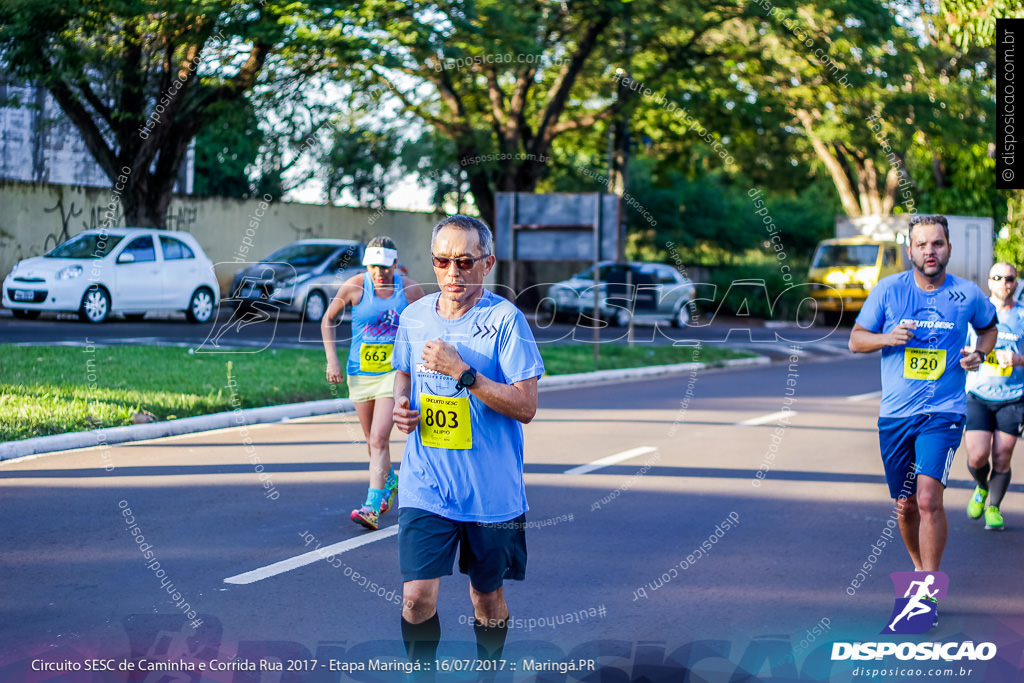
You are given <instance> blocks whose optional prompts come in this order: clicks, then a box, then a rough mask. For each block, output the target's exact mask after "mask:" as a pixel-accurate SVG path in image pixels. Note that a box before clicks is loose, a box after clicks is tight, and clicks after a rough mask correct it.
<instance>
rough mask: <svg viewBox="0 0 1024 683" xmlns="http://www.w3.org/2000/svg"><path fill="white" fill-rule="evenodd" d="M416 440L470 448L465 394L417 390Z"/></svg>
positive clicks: (470, 431) (471, 436)
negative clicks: (418, 401) (418, 413)
mask: <svg viewBox="0 0 1024 683" xmlns="http://www.w3.org/2000/svg"><path fill="white" fill-rule="evenodd" d="M420 441H421V442H422V443H423V445H424V446H431V447H432V448H454V449H462V450H465V449H469V448H472V447H473V429H472V427H471V426H470V421H469V397H468V396H466V397H462V398H451V397H448V396H432V395H431V394H420Z"/></svg>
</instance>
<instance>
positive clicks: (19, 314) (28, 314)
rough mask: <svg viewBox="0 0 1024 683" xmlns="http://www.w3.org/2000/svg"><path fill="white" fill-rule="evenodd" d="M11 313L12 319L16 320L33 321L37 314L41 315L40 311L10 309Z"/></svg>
mask: <svg viewBox="0 0 1024 683" xmlns="http://www.w3.org/2000/svg"><path fill="white" fill-rule="evenodd" d="M11 313H13V314H14V317H15V318H17V319H18V320H35V319H36V318H38V317H39V314H40V313H42V311H28V310H25V309H24V308H12V309H11Z"/></svg>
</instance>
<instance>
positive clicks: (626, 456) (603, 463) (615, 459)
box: [562, 446, 658, 474]
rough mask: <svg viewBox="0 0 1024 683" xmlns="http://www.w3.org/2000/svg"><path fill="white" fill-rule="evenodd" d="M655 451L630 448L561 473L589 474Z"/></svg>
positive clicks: (650, 448) (651, 448) (650, 447)
mask: <svg viewBox="0 0 1024 683" xmlns="http://www.w3.org/2000/svg"><path fill="white" fill-rule="evenodd" d="M656 450H658V449H657V448H654V447H653V446H640V447H639V448H631V449H629V450H628V451H622V452H621V453H616V454H615V455H609V456H608V457H606V458H601V459H600V460H595V461H594V462H592V463H588V464H586V465H579V466H578V467H573V468H572V469H568V470H566V471H565V472H562V474H588V473H590V472H593V471H594V470H599V469H601V468H602V467H608V466H610V465H616V464H618V463H620V462H625V461H626V460H631V459H633V458H636V457H638V456H641V455H645V454H647V453H653V452H654V451H656Z"/></svg>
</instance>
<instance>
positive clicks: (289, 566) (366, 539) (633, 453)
mask: <svg viewBox="0 0 1024 683" xmlns="http://www.w3.org/2000/svg"><path fill="white" fill-rule="evenodd" d="M656 450H658V449H657V448H654V447H653V446H640V447H639V448H631V449H630V450H628V451H623V452H621V453H616V454H615V455H609V456H608V457H605V458H601V459H600V460H595V461H594V462H592V463H589V464H586V465H580V466H578V467H573V468H572V469H569V470H566V471H565V472H563V474H587V473H588V472H593V471H594V470H599V469H601V468H602V467H608V466H610V465H615V464H618V463H620V462H625V461H626V460H631V459H632V458H636V457H639V456H641V455H646V454H647V453H653V452H654V451H656ZM396 534H398V525H397V524H396V525H394V526H389V527H387V528H386V529H380V530H378V531H373V532H371V533H368V534H366V535H365V536H359V537H358V538H350V539H349V540H347V541H341V542H340V543H335V544H334V545H329V546H327V547H326V548H320V549H319V550H312V551H310V552H308V553H303V554H302V555H298V556H296V557H292V558H289V559H287V560H281V561H280V562H275V563H274V564H268V565H267V566H266V567H260V568H259V569H254V570H252V571H250V572H245V573H244V574H238V575H237V576H230V577H228V578H226V579H224V583H231V584H235V585H242V586H244V585H246V584H250V583H256V582H257V581H262V580H263V579H269V578H270V577H272V576H277V575H278V574H284V573H285V572H290V571H291V570H293V569H298V568H299V567H305V566H306V565H310V564H313V563H315V562H319V561H320V560H322V559H323V558H325V557H329V556H330V555H339V554H341V553H343V552H346V551H348V550H352V549H354V548H358V547H360V546H364V545H367V544H369V543H373V542H375V541H383V540H384V539H385V538H390V537H391V536H395V535H396Z"/></svg>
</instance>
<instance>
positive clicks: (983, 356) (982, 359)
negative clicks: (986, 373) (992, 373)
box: [974, 349, 988, 363]
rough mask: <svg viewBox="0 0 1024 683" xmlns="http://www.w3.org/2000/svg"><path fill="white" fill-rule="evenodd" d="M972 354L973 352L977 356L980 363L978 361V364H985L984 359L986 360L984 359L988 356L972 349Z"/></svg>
mask: <svg viewBox="0 0 1024 683" xmlns="http://www.w3.org/2000/svg"><path fill="white" fill-rule="evenodd" d="M974 352H975V353H976V354H978V356H979V357H980V358H981V361H980V362H982V363H984V362H985V359H986V358H988V356H987V355H986V354H984V353H982V352H981V351H979V350H978V349H974Z"/></svg>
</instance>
